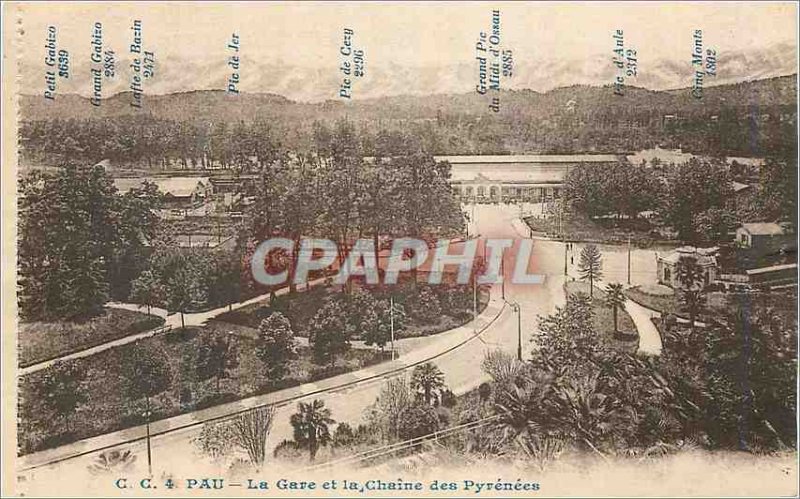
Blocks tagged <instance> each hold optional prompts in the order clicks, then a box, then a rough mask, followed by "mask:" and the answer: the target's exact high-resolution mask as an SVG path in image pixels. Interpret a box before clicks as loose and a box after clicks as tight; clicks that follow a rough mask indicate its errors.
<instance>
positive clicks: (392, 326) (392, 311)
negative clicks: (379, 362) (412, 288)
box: [389, 297, 394, 360]
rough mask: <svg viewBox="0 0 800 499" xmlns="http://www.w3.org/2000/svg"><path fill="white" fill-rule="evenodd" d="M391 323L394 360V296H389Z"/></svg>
mask: <svg viewBox="0 0 800 499" xmlns="http://www.w3.org/2000/svg"><path fill="white" fill-rule="evenodd" d="M389 325H390V326H389V327H390V330H391V333H392V336H391V338H392V360H394V297H389Z"/></svg>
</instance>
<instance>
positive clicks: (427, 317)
mask: <svg viewBox="0 0 800 499" xmlns="http://www.w3.org/2000/svg"><path fill="white" fill-rule="evenodd" d="M410 302H411V303H410V305H411V314H412V315H413V316H414V317H416V318H417V319H419V320H421V321H424V322H426V323H432V322H435V321H438V320H439V319H440V318H441V316H442V307H441V305H440V304H439V297H437V296H436V293H434V292H433V290H432V289H431V287H430V286H424V287H421V288H419V290H418V292H417V293H416V295H415V296H414V297H413V298H412V299H411V300H410Z"/></svg>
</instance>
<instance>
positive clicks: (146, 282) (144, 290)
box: [130, 270, 165, 314]
mask: <svg viewBox="0 0 800 499" xmlns="http://www.w3.org/2000/svg"><path fill="white" fill-rule="evenodd" d="M164 294H165V290H164V286H163V285H162V284H161V280H160V279H159V278H158V277H157V276H156V274H155V273H154V272H153V271H152V270H145V271H144V272H142V273H141V274H139V277H137V278H136V279H135V280H134V281H133V282H132V283H131V293H130V299H131V301H133V302H135V303H141V304H142V305H146V306H147V313H148V314H149V313H150V307H154V306H156V305H158V304H159V302H160V300H161V299H162V297H163V296H164Z"/></svg>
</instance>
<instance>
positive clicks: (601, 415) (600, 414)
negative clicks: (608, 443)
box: [552, 374, 625, 459]
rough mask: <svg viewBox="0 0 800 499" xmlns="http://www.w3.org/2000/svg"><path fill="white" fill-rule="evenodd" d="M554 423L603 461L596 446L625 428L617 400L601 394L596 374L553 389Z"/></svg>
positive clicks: (603, 456) (603, 455)
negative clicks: (619, 429) (616, 431)
mask: <svg viewBox="0 0 800 499" xmlns="http://www.w3.org/2000/svg"><path fill="white" fill-rule="evenodd" d="M552 403H553V405H554V408H553V411H552V413H553V414H554V418H555V420H556V423H557V424H558V425H559V426H560V427H561V428H562V429H563V430H564V431H566V432H567V433H568V434H572V435H574V436H575V437H577V439H578V440H579V441H581V442H583V443H584V444H586V446H587V447H589V448H590V449H591V450H592V451H594V452H595V453H596V454H598V455H599V456H601V457H602V458H603V459H606V456H605V454H604V453H603V452H602V451H600V449H599V448H598V444H599V443H600V442H601V441H603V440H606V439H608V438H610V436H611V435H612V434H613V433H614V431H615V430H617V429H618V428H621V427H623V426H624V424H623V420H624V413H625V411H624V409H623V407H622V405H621V403H620V401H619V400H618V399H617V398H616V397H614V396H611V395H607V394H605V393H602V392H601V391H600V383H599V375H598V374H594V375H590V376H588V377H584V378H580V379H576V380H574V381H572V382H568V383H566V385H565V386H563V387H557V388H555V389H554V390H553V398H552Z"/></svg>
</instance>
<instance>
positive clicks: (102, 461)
mask: <svg viewBox="0 0 800 499" xmlns="http://www.w3.org/2000/svg"><path fill="white" fill-rule="evenodd" d="M135 462H136V456H135V455H133V454H132V453H131V451H130V450H111V451H107V452H103V453H102V454H100V455H99V456H97V458H95V460H94V463H92V464H91V465H89V472H91V473H92V474H93V475H101V474H106V473H108V474H111V473H115V474H121V473H125V472H128V471H130V470H131V468H133V464H134V463H135Z"/></svg>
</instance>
